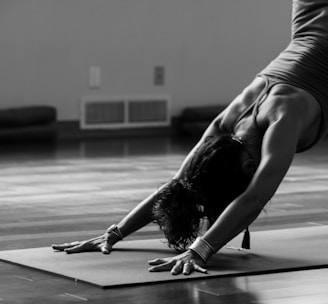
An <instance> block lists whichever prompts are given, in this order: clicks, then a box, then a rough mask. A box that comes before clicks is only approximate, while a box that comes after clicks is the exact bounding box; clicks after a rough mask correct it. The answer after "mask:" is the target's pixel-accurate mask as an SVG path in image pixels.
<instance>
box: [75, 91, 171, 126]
mask: <svg viewBox="0 0 328 304" xmlns="http://www.w3.org/2000/svg"><path fill="white" fill-rule="evenodd" d="M170 104H171V102H170V97H169V96H156V95H155V96H85V97H82V98H81V113H80V127H81V129H119V128H132V127H158V126H169V125H170V121H171V117H170Z"/></svg>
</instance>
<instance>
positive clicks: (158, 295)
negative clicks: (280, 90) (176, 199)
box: [0, 137, 328, 304]
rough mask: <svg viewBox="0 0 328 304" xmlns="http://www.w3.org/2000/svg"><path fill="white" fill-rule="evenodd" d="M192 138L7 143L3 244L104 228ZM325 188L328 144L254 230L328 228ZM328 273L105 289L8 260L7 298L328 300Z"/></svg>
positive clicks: (45, 242) (0, 266) (310, 303)
mask: <svg viewBox="0 0 328 304" xmlns="http://www.w3.org/2000/svg"><path fill="white" fill-rule="evenodd" d="M194 142H195V140H193V139H181V138H168V137H160V138H156V139H155V138H138V139H125V140H108V141H104V140H101V141H96V140H93V141H86V142H70V143H67V142H66V143H57V144H47V145H45V144H42V145H40V144H39V145H35V144H30V145H27V144H25V145H2V147H1V151H0V156H1V157H0V172H1V175H0V190H1V191H0V210H1V213H0V248H1V250H8V249H19V248H32V247H44V246H50V245H51V244H52V243H59V242H64V241H70V240H72V241H73V240H79V239H84V238H89V237H91V236H94V235H98V234H100V233H102V232H103V231H104V229H105V228H107V227H108V226H109V225H110V224H113V223H116V222H118V221H119V219H121V218H122V217H123V216H124V215H125V214H126V213H127V212H128V211H129V210H130V209H131V208H132V207H133V206H135V205H136V204H137V203H138V202H139V201H140V200H142V199H143V198H144V197H145V196H146V195H148V194H149V193H151V192H152V191H153V190H155V189H156V188H158V187H159V186H160V185H161V184H162V183H164V182H165V181H167V179H169V178H170V177H171V176H172V174H173V173H174V172H175V171H176V170H177V168H178V167H179V165H180V163H181V161H182V160H183V158H184V156H185V154H186V153H187V152H188V151H189V149H190V148H191V147H192V145H193V143H194ZM327 194H328V141H325V142H323V143H322V144H320V145H319V146H318V147H316V148H315V149H313V150H312V151H311V152H307V153H303V154H299V155H297V157H296V159H295V161H294V163H293V166H292V167H291V169H290V171H289V172H288V175H287V177H286V178H285V180H284V182H283V184H282V185H281V187H280V188H279V189H278V192H277V194H276V196H275V197H274V198H273V199H272V201H271V202H270V203H269V204H268V205H267V207H266V209H265V211H264V212H263V213H262V214H261V216H260V217H259V219H258V220H257V221H256V222H255V223H254V225H253V227H252V230H268V229H282V228H288V227H306V226H313V225H327V224H328V203H327V199H326V198H327ZM157 237H162V234H161V232H160V231H159V230H158V228H157V227H156V226H155V225H150V226H148V227H145V228H144V229H142V230H141V231H139V232H137V233H135V234H134V235H132V236H131V237H130V239H145V238H157ZM327 241H328V236H327ZM277 250H279V248H277ZM323 254H327V253H326V252H323ZM108 275H110V273H109V274H108ZM327 277H328V269H317V270H308V271H296V272H286V273H278V274H269V275H258V276H246V277H237V278H220V279H207V280H206V279H205V280H199V281H192V282H175V283H170V284H156V285H150V286H147V285H146V286H142V287H135V288H131V287H130V288H116V289H110V290H102V289H100V288H97V287H94V286H90V285H88V284H84V283H80V282H74V281H72V280H69V279H64V278H60V277H56V276H52V275H50V274H45V273H42V272H38V271H35V270H31V269H26V268H23V267H19V266H14V265H10V264H7V263H3V262H0V303H48V304H50V303H83V302H89V303H134V304H138V303H158V304H161V303H173V302H174V303H177V304H178V303H216V304H218V303H229V304H230V303H232V304H239V303H242V304H247V303H255V304H275V303H277V304H278V303H279V304H284V303H288V304H290V303H297V304H302V303H306V304H319V303H320V304H327V303H328V289H327Z"/></svg>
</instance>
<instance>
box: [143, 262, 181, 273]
mask: <svg viewBox="0 0 328 304" xmlns="http://www.w3.org/2000/svg"><path fill="white" fill-rule="evenodd" d="M175 262H176V261H174V260H171V261H169V262H166V263H163V264H161V265H157V266H153V267H150V268H148V270H149V271H150V272H157V271H168V270H171V269H172V266H173V265H174V264H175Z"/></svg>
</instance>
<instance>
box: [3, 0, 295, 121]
mask: <svg viewBox="0 0 328 304" xmlns="http://www.w3.org/2000/svg"><path fill="white" fill-rule="evenodd" d="M290 15H291V0H290V1H287V0H274V1H273V0H248V1H247V0H0V45H1V48H0V108H6V107H12V106H21V105H33V104H49V105H54V106H56V108H57V109H58V114H59V119H60V120H76V119H78V117H79V111H78V102H79V98H80V97H81V96H84V95H111V94H169V95H171V96H172V101H173V109H172V111H173V113H172V114H173V115H177V114H179V113H180V111H181V109H183V108H184V107H186V106H188V105H199V104H214V103H227V102H229V101H231V99H232V98H233V97H234V96H235V95H236V94H238V93H239V92H240V90H242V89H243V87H244V86H245V85H247V84H248V83H249V82H250V81H251V80H252V78H253V77H254V75H255V74H256V73H257V72H258V71H259V70H261V69H262V68H263V67H264V66H265V65H266V64H267V63H268V62H269V60H272V59H273V58H274V57H275V56H276V55H277V54H278V53H279V52H280V51H281V50H283V48H285V46H286V45H287V43H288V42H289V39H290ZM157 65H162V66H164V67H165V68H166V77H167V78H166V83H165V86H162V87H156V86H154V85H153V68H154V66H157ZM92 66H99V67H100V69H101V87H100V88H99V89H91V88H90V87H89V85H88V78H89V71H90V67H92Z"/></svg>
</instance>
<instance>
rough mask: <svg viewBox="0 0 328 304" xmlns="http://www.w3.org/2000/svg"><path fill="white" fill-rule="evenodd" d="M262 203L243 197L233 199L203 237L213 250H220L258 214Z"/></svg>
mask: <svg viewBox="0 0 328 304" xmlns="http://www.w3.org/2000/svg"><path fill="white" fill-rule="evenodd" d="M261 206H264V204H263V203H260V202H254V201H249V199H245V198H243V197H239V198H237V199H236V200H235V201H233V202H232V203H231V204H230V205H229V206H228V207H227V208H226V210H225V211H224V212H223V213H222V214H221V216H220V217H219V218H218V219H217V220H216V222H215V223H214V224H213V225H212V227H211V228H210V229H209V230H208V231H207V232H206V233H205V234H204V236H203V238H204V239H205V240H206V241H207V242H208V243H209V244H211V246H212V247H213V249H214V252H217V251H218V250H220V249H221V248H222V247H223V246H224V245H226V244H227V243H228V242H229V241H231V240H232V239H233V238H234V237H235V236H237V235H238V234H239V233H240V232H242V231H243V230H244V229H245V228H246V227H248V226H249V225H250V224H251V223H252V222H253V221H254V220H255V219H256V218H257V217H258V215H259V214H260V212H261V210H262V207H261Z"/></svg>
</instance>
